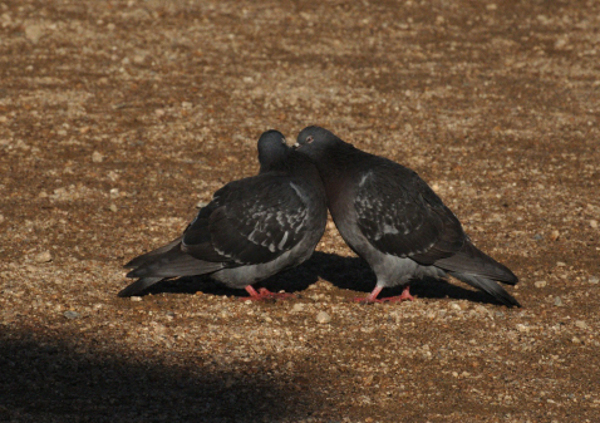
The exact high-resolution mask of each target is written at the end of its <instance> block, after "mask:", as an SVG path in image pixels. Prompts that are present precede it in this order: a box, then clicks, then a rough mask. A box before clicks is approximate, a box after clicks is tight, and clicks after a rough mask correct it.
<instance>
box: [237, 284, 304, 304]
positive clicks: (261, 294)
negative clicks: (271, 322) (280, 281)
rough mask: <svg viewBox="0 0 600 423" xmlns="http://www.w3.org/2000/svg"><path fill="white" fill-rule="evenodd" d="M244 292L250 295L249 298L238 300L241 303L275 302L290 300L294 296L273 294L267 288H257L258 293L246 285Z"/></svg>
mask: <svg viewBox="0 0 600 423" xmlns="http://www.w3.org/2000/svg"><path fill="white" fill-rule="evenodd" d="M244 289H245V290H246V291H248V294H250V297H244V298H240V300H241V301H246V300H250V301H264V300H277V299H283V298H290V297H295V295H294V294H288V293H285V292H283V293H280V294H278V293H274V292H271V291H269V290H268V289H267V288H259V289H258V292H257V291H256V290H255V289H254V288H253V287H252V285H248V286H247V287H246V288H244Z"/></svg>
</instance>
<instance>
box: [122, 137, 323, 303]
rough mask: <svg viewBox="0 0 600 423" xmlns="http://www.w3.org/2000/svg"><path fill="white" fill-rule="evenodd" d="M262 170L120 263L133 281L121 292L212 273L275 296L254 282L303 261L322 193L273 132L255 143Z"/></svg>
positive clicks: (310, 167) (316, 234) (316, 227)
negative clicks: (164, 239) (169, 236)
mask: <svg viewBox="0 0 600 423" xmlns="http://www.w3.org/2000/svg"><path fill="white" fill-rule="evenodd" d="M258 157H259V161H260V173H259V174H258V175H257V176H253V177H250V178H245V179H240V180H238V181H233V182H230V183H228V184H227V185H225V186H224V187H223V188H221V189H219V190H218V191H217V192H215V194H214V196H213V200H212V201H211V202H210V203H209V204H208V205H206V206H205V207H203V208H202V209H201V210H200V211H199V212H198V216H196V218H195V219H194V221H192V223H190V224H189V226H188V227H187V229H186V230H185V231H184V233H183V235H182V236H180V237H179V238H177V239H176V240H174V241H173V242H171V243H169V244H167V245H165V246H164V247H161V248H159V249H157V250H154V251H151V252H149V253H147V254H144V255H142V256H139V257H137V258H135V259H133V260H131V261H130V262H129V263H127V264H126V265H125V267H129V268H133V270H131V271H130V272H129V273H128V274H127V277H129V278H139V280H138V281H136V282H134V283H132V284H131V285H129V286H128V287H126V288H125V289H123V290H122V291H121V292H119V296H120V297H129V296H132V295H139V294H140V293H142V292H143V291H144V290H146V289H147V288H148V287H149V286H151V285H153V284H155V283H157V282H159V281H162V280H164V279H171V278H176V277H179V276H193V275H204V274H210V276H211V277H212V278H213V279H215V280H217V281H220V282H222V283H224V284H225V285H227V286H229V287H231V288H245V289H246V291H248V293H249V294H250V297H251V299H263V298H274V297H277V296H278V295H277V294H273V293H271V292H269V291H268V290H267V289H265V288H261V289H260V290H259V292H257V291H256V290H255V289H254V288H253V287H252V284H254V283H256V282H258V281H260V280H263V279H266V278H267V277H269V276H272V275H274V274H276V273H278V272H280V271H282V270H285V269H288V268H291V267H294V266H296V265H298V264H300V263H302V262H303V261H305V260H307V259H308V258H309V257H310V256H311V254H312V253H313V250H314V249H315V247H316V245H317V243H318V242H319V240H320V239H321V236H322V235H323V232H324V231H325V224H326V222H327V206H326V198H325V190H324V188H323V184H322V182H321V179H320V177H319V173H318V171H317V169H316V167H315V166H314V164H313V163H312V162H311V161H310V160H309V159H308V158H307V157H305V156H304V155H302V154H299V153H297V152H295V151H294V150H293V149H291V148H290V147H288V146H287V145H286V143H285V138H284V137H283V135H282V134H281V133H280V132H278V131H268V132H265V133H264V134H262V135H261V137H260V139H259V140H258Z"/></svg>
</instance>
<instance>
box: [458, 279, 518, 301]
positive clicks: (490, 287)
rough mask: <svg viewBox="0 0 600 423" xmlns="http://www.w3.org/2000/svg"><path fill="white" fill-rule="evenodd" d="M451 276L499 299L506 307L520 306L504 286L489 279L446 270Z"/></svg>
mask: <svg viewBox="0 0 600 423" xmlns="http://www.w3.org/2000/svg"><path fill="white" fill-rule="evenodd" d="M448 273H449V274H450V275H451V276H454V277H455V278H456V279H458V280H461V281H463V282H465V283H467V284H469V285H471V286H472V287H474V288H477V289H479V290H481V291H483V292H486V293H488V294H490V295H491V296H492V297H494V298H495V299H497V300H498V301H500V302H501V303H502V304H504V305H505V306H507V307H521V304H519V302H518V301H517V300H516V299H515V298H514V297H513V296H512V295H510V294H509V293H508V292H506V290H505V289H504V288H502V287H501V286H500V285H498V284H497V283H496V282H494V281H493V280H491V279H487V278H485V277H482V276H475V275H469V274H466V273H460V272H448Z"/></svg>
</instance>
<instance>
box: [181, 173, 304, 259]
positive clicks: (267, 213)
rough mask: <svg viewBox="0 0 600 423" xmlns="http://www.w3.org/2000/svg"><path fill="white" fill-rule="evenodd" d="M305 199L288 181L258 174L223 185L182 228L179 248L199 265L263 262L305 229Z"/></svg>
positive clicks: (296, 185) (298, 185)
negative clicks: (195, 259)
mask: <svg viewBox="0 0 600 423" xmlns="http://www.w3.org/2000/svg"><path fill="white" fill-rule="evenodd" d="M307 207H308V196H307V195H306V194H305V193H304V192H303V190H302V189H301V182H298V181H296V183H295V182H294V180H293V179H292V180H290V178H289V176H281V177H278V176H274V175H265V176H262V175H259V176H255V177H253V178H247V179H242V180H240V181H235V182H232V183H229V184H227V185H226V186H224V187H223V188H221V189H220V190H218V191H217V192H216V193H215V194H214V197H213V201H212V202H211V203H210V204H208V205H207V206H206V207H204V208H203V209H202V210H201V211H200V212H199V213H198V216H197V217H196V219H195V220H194V221H193V222H192V223H191V224H190V225H189V226H188V228H187V229H186V231H185V233H184V235H183V240H182V249H183V251H184V252H186V253H188V254H190V255H192V256H194V257H196V258H198V259H201V260H208V261H223V262H227V261H229V262H231V264H232V265H246V264H257V263H266V262H268V261H271V260H274V259H275V258H277V257H278V256H280V255H281V254H283V253H284V252H285V251H288V250H290V249H291V248H292V247H294V246H295V245H296V244H297V243H298V242H299V241H300V240H301V239H302V237H303V236H304V234H305V232H306V231H307V230H308V228H309V222H308V221H307V216H308V210H307Z"/></svg>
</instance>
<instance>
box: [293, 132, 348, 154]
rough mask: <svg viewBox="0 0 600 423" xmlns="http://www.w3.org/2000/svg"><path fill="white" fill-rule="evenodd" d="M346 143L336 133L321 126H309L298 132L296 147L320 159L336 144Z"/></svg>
mask: <svg viewBox="0 0 600 423" xmlns="http://www.w3.org/2000/svg"><path fill="white" fill-rule="evenodd" d="M340 144H345V143H344V142H343V141H342V140H341V139H339V138H338V137H337V136H336V135H335V134H333V133H332V132H330V131H328V130H327V129H325V128H321V127H320V126H309V127H307V128H304V129H303V130H302V131H300V134H298V139H297V140H296V144H294V148H295V149H297V150H298V151H300V152H302V153H304V154H306V155H307V156H309V157H310V158H311V159H313V160H316V161H319V159H321V158H323V156H325V155H326V154H327V152H328V151H329V150H330V149H331V148H332V147H335V146H339V145H340Z"/></svg>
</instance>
